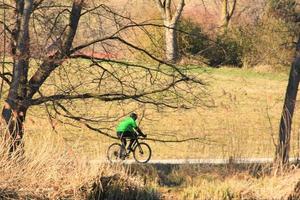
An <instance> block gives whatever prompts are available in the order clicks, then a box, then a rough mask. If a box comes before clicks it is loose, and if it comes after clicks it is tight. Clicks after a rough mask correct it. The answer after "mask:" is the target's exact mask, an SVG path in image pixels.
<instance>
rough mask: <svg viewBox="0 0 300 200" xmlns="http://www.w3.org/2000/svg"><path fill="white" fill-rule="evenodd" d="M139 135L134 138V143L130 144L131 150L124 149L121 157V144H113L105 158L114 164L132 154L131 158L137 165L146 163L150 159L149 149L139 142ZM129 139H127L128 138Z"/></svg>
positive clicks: (145, 144) (150, 152) (146, 145)
mask: <svg viewBox="0 0 300 200" xmlns="http://www.w3.org/2000/svg"><path fill="white" fill-rule="evenodd" d="M141 138H142V137H140V136H139V135H138V136H137V137H136V138H134V139H135V140H134V142H133V143H132V146H131V149H132V151H131V150H127V149H124V151H125V154H124V155H121V152H122V144H120V143H113V144H111V145H110V146H109V147H108V149H107V158H108V160H109V161H110V162H111V163H116V162H120V161H123V160H125V159H126V158H128V157H129V155H130V154H131V152H132V153H133V158H134V160H135V161H136V162H138V163H147V162H148V161H149V160H150V158H151V154H152V151H151V148H150V146H149V145H148V144H147V143H145V142H139V139H141ZM128 139H129V138H128Z"/></svg>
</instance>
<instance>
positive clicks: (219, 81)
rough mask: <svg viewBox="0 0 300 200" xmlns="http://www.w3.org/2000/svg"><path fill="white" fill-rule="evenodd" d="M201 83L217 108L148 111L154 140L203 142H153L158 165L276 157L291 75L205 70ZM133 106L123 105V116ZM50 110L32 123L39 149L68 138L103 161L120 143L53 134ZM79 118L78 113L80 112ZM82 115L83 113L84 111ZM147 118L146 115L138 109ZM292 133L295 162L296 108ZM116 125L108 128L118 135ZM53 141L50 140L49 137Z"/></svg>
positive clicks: (60, 130)
mask: <svg viewBox="0 0 300 200" xmlns="http://www.w3.org/2000/svg"><path fill="white" fill-rule="evenodd" d="M199 70H202V71H203V73H201V74H202V75H201V77H202V78H203V79H205V80H206V82H207V83H208V85H207V91H208V93H209V94H210V96H209V97H208V98H207V99H209V102H210V105H211V107H205V106H202V107H198V108H193V109H189V110H184V109H179V110H170V109H165V110H157V109H155V108H153V107H146V109H144V108H143V111H144V116H145V117H144V118H143V120H142V121H141V122H140V124H141V125H140V126H141V128H142V129H143V130H144V132H145V133H147V134H148V136H149V138H159V139H186V138H190V137H200V138H202V139H201V140H200V141H189V142H185V143H161V142H151V141H149V144H150V145H151V147H152V149H153V159H176V158H180V159H184V158H229V157H238V158H243V157H272V156H273V155H274V148H275V146H274V142H275V143H276V142H277V134H278V126H279V119H280V113H281V109H282V104H283V98H284V93H285V89H286V84H287V78H288V75H287V73H270V72H256V71H253V70H247V69H234V68H220V69H212V68H201V69H199ZM77 107H79V108H78V109H81V111H80V112H93V113H99V114H101V112H105V113H114V112H116V113H120V106H119V105H114V104H104V103H102V104H97V105H95V107H88V108H87V107H85V105H80V104H79V105H78V106H77ZM127 107H128V108H132V107H133V106H132V105H131V104H130V103H129V104H125V105H123V107H122V109H123V112H124V113H126V112H125V111H126V110H129V109H127ZM44 110H45V108H44V107H35V108H33V109H31V110H30V112H29V115H28V120H27V122H26V130H27V134H26V138H25V139H26V141H27V142H28V143H34V142H35V141H36V140H37V139H41V138H43V135H45V134H46V133H49V134H55V135H57V136H59V137H62V138H63V139H64V141H65V144H66V146H67V147H68V149H70V151H72V152H77V153H80V155H83V156H86V157H90V158H91V159H97V158H101V157H104V156H105V151H106V149H107V147H108V146H109V144H110V143H112V142H114V140H112V139H109V138H107V137H105V136H102V135H100V134H98V133H97V132H93V131H91V130H89V129H87V128H86V127H85V126H82V125H80V124H76V123H75V124H73V125H72V126H70V125H68V124H67V122H70V121H65V123H60V122H57V123H56V124H55V129H56V132H54V131H52V129H51V126H50V123H49V119H48V118H47V116H46V114H43V113H45V112H42V111H44ZM74 112H77V110H74ZM78 112H79V111H78ZM137 112H138V113H139V114H141V109H140V110H139V109H137ZM294 120H295V121H294V123H293V132H292V150H291V156H292V157H294V156H298V152H299V140H298V136H299V124H300V115H299V109H297V108H296V111H295V119H294ZM116 123H117V122H116V121H112V122H111V123H106V126H107V127H105V128H110V131H108V132H109V133H110V134H112V135H114V134H115V133H114V127H115V126H116ZM46 135H47V134H46Z"/></svg>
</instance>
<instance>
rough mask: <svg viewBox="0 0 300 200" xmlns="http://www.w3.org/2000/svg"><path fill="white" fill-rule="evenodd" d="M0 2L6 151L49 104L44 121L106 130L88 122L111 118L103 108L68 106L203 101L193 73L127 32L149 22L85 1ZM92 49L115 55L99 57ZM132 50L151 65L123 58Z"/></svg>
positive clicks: (174, 104) (176, 104)
mask: <svg viewBox="0 0 300 200" xmlns="http://www.w3.org/2000/svg"><path fill="white" fill-rule="evenodd" d="M168 3H170V1H168ZM183 4H184V1H181V6H180V7H181V8H179V9H177V12H176V14H175V15H174V16H173V18H172V21H174V22H175V24H176V22H177V20H178V18H179V16H180V13H181V11H182V8H183ZM169 6H170V5H167V8H169ZM0 7H1V9H5V10H6V11H7V13H9V14H7V17H6V18H5V19H6V20H3V19H4V18H3V19H1V20H0V23H1V24H4V27H5V30H4V31H5V32H6V33H8V34H9V35H10V40H11V58H12V62H4V61H3V63H5V66H6V67H5V71H4V72H2V73H1V76H0V77H1V78H2V79H3V80H4V81H6V87H7V88H8V90H9V92H8V94H7V98H6V100H5V104H4V107H3V112H2V117H3V119H4V121H5V123H6V124H8V126H9V131H8V134H7V136H8V138H10V140H11V147H10V151H14V149H15V148H16V147H17V146H18V145H19V144H20V141H21V140H22V138H23V135H24V129H23V124H24V121H25V118H26V113H27V111H28V109H29V108H31V107H33V106H39V105H46V106H47V107H48V106H51V108H52V111H53V112H54V114H53V113H52V114H51V111H50V110H47V111H49V113H48V114H49V117H50V118H52V117H55V116H54V115H60V116H63V117H67V118H70V119H72V120H76V121H80V122H83V123H84V124H85V125H86V126H87V127H88V128H90V129H92V130H97V131H98V132H100V133H102V134H104V135H108V134H106V133H105V131H104V130H105V129H104V128H103V129H99V128H94V127H93V126H91V123H96V124H101V123H102V122H109V121H110V120H112V118H109V117H108V116H105V115H104V112H105V111H104V110H103V111H102V110H101V111H100V113H103V115H102V116H92V114H91V112H82V113H80V112H76V114H74V113H73V112H71V110H76V109H77V108H78V104H77V103H78V102H84V104H81V106H82V105H88V106H89V108H91V107H92V106H95V103H97V102H101V103H109V102H112V103H118V104H122V102H123V103H124V102H125V103H128V102H134V103H137V104H142V105H153V106H156V107H157V108H160V107H168V108H179V107H185V108H186V107H191V106H194V105H196V104H198V103H200V102H201V101H202V100H201V99H200V96H199V95H198V94H196V93H195V91H193V86H194V84H196V85H199V84H200V85H203V82H202V81H201V80H199V78H198V76H197V75H195V74H191V73H189V72H188V68H178V67H177V66H175V65H172V64H168V63H166V62H164V61H163V59H160V58H157V57H155V56H153V55H152V54H151V53H149V52H148V51H147V49H144V48H143V47H141V46H139V45H138V44H136V43H135V42H134V41H132V38H129V37H128V35H134V34H135V33H136V30H138V31H139V32H141V31H142V32H144V33H145V34H146V35H148V34H147V27H148V26H153V24H137V23H135V22H134V21H133V20H131V19H130V18H129V17H127V16H123V15H122V14H120V13H118V12H116V11H114V10H112V9H111V8H109V7H108V6H107V5H104V4H97V3H95V2H93V1H84V0H73V2H72V4H71V5H68V4H67V3H66V2H64V3H60V2H57V1H43V0H35V1H34V0H17V1H15V4H11V1H7V2H6V1H4V3H2V5H0ZM167 15H168V16H170V13H169V14H167ZM91 20H93V24H92V25H91V23H90V22H89V21H91ZM171 30H172V31H173V29H168V31H171ZM172 31H171V32H172ZM97 51H98V52H99V51H101V52H104V53H105V54H118V53H119V54H121V55H118V56H109V57H107V56H103V54H101V55H100V56H99V53H97ZM84 52H89V53H84ZM131 52H139V53H140V54H143V55H144V56H146V57H148V58H149V59H151V60H152V64H151V65H149V64H141V62H134V59H131V60H130V61H126V60H128V54H129V53H131ZM83 60H86V61H87V62H84V63H82V61H83ZM29 70H31V73H29ZM198 91H199V92H200V93H202V92H203V91H202V90H201V89H200V90H198ZM202 94H203V93H202ZM117 117H119V116H117ZM115 118H116V117H115Z"/></svg>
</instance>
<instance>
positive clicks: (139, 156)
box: [133, 142, 151, 163]
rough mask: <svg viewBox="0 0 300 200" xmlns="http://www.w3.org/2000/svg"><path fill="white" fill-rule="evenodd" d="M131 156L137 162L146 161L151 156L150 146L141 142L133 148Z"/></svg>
mask: <svg viewBox="0 0 300 200" xmlns="http://www.w3.org/2000/svg"><path fill="white" fill-rule="evenodd" d="M133 158H134V160H135V161H136V162H138V163H146V162H148V161H149V160H150V158H151V148H150V146H149V145H148V144H146V143H144V142H141V143H139V144H138V145H136V147H135V148H134V150H133Z"/></svg>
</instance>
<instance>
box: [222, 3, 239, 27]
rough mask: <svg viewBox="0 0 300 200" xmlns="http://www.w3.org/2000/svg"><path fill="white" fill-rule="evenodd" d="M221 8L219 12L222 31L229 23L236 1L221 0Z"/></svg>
mask: <svg viewBox="0 0 300 200" xmlns="http://www.w3.org/2000/svg"><path fill="white" fill-rule="evenodd" d="M221 3H222V5H221V9H222V12H221V14H222V15H221V21H222V23H221V26H222V29H223V32H226V30H227V28H228V26H229V24H230V20H231V18H232V16H233V14H234V11H235V10H236V3H237V0H232V1H230V0H221Z"/></svg>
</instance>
